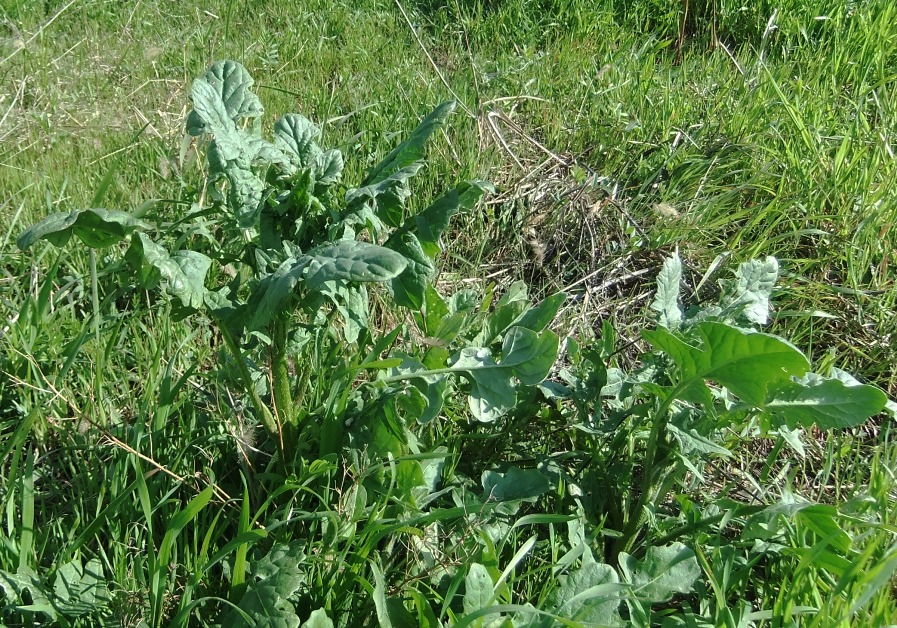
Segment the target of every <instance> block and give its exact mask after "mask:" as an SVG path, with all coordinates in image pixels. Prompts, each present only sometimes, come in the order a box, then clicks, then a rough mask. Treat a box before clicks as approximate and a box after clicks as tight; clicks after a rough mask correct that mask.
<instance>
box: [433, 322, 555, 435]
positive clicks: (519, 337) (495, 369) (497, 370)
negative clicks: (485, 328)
mask: <svg viewBox="0 0 897 628" xmlns="http://www.w3.org/2000/svg"><path fill="white" fill-rule="evenodd" d="M557 350H558V337H557V336H556V335H555V334H554V333H552V332H550V331H547V330H546V331H543V332H542V333H541V334H537V333H536V332H534V331H532V330H530V329H526V328H525V327H514V328H513V329H511V331H510V332H508V334H507V335H506V336H505V340H504V343H503V346H502V354H503V356H504V357H503V359H502V361H501V363H496V362H495V361H494V360H493V359H492V356H491V353H490V352H489V350H488V349H485V348H475V347H469V348H467V349H462V351H461V356H460V357H459V358H458V360H457V361H456V362H455V363H454V364H453V365H452V367H451V370H452V371H454V372H458V373H461V374H463V375H464V376H465V377H467V378H468V379H469V380H470V399H469V403H470V409H471V412H472V413H473V415H474V417H475V418H476V419H477V420H478V421H483V422H486V423H489V422H492V421H495V420H496V419H498V418H500V417H501V416H503V415H504V414H506V413H507V412H508V411H509V410H511V409H512V408H513V407H514V404H515V403H516V401H517V396H516V392H515V388H514V382H513V379H512V378H514V377H516V378H517V379H519V380H520V382H521V383H523V384H526V385H531V386H532V385H535V384H538V383H539V382H541V381H542V380H543V379H545V377H546V376H547V375H548V371H549V370H551V367H552V366H553V365H554V361H555V359H556V358H557Z"/></svg>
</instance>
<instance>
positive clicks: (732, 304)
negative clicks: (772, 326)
mask: <svg viewBox="0 0 897 628" xmlns="http://www.w3.org/2000/svg"><path fill="white" fill-rule="evenodd" d="M778 277H779V262H778V261H777V260H776V258H774V257H767V258H766V259H765V260H762V261H761V260H752V261H749V262H744V263H743V264H741V265H739V266H738V270H737V271H735V280H734V281H726V282H722V284H723V295H722V297H721V298H720V305H721V306H722V307H723V310H724V311H727V312H731V313H733V314H735V315H740V316H743V317H744V318H746V319H747V320H748V321H750V322H752V323H758V324H761V325H763V324H765V323H766V322H767V321H768V320H769V297H770V296H771V295H772V290H773V288H774V287H775V283H776V280H777V279H778Z"/></svg>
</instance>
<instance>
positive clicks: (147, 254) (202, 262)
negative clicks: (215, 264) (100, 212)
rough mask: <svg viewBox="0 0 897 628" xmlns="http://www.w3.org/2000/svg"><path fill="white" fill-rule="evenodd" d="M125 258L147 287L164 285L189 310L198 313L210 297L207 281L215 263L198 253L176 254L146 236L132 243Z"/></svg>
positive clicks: (178, 252) (140, 234) (140, 236)
mask: <svg viewBox="0 0 897 628" xmlns="http://www.w3.org/2000/svg"><path fill="white" fill-rule="evenodd" d="M125 258H126V259H127V260H128V262H129V263H130V264H131V266H132V267H133V268H134V271H135V272H136V274H137V279H138V281H139V282H140V283H141V285H142V286H143V287H145V288H154V287H155V286H157V285H158V284H159V283H162V284H163V287H164V289H165V292H167V293H168V294H170V295H171V296H173V297H177V298H178V299H180V301H181V303H182V304H183V305H184V307H186V308H190V309H193V310H198V309H200V308H201V307H202V305H203V302H204V300H205V296H206V289H205V279H206V274H208V272H209V267H210V266H211V265H212V260H211V259H209V258H208V257H206V256H205V255H203V254H202V253H198V252H196V251H176V252H174V253H172V254H170V255H169V253H168V251H167V250H165V248H164V247H162V246H160V245H158V244H156V243H155V242H153V241H152V240H151V239H150V238H149V237H148V236H146V235H145V234H143V233H138V234H137V237H135V238H134V239H133V240H132V241H131V246H130V248H129V249H128V251H127V253H125Z"/></svg>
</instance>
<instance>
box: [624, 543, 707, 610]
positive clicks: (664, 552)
mask: <svg viewBox="0 0 897 628" xmlns="http://www.w3.org/2000/svg"><path fill="white" fill-rule="evenodd" d="M620 567H621V568H622V570H623V573H624V575H625V576H626V580H627V581H628V582H629V584H631V585H632V586H633V593H634V594H635V596H636V597H637V598H639V599H642V600H645V601H647V602H666V601H668V600H669V599H670V598H672V597H673V594H674V593H688V592H689V591H691V587H692V585H693V584H694V582H695V580H697V579H698V577H699V576H700V575H701V567H700V566H699V565H698V560H697V558H695V553H694V552H693V551H692V550H691V549H689V548H688V547H686V546H685V545H683V544H682V543H671V544H670V545H664V546H660V547H657V546H654V547H649V548H648V551H647V552H646V553H645V558H644V559H643V560H637V559H636V558H634V557H633V556H630V555H629V554H626V553H622V554H621V555H620Z"/></svg>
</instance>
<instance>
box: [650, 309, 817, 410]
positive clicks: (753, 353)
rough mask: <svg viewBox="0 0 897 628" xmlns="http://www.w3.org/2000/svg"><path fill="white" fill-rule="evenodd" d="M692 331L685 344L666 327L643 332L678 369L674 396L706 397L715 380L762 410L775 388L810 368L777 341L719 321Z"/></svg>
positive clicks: (788, 346)
mask: <svg viewBox="0 0 897 628" xmlns="http://www.w3.org/2000/svg"><path fill="white" fill-rule="evenodd" d="M689 331H690V334H689V336H687V337H686V339H685V340H683V339H682V338H679V337H677V336H675V335H673V334H672V333H671V332H669V331H667V330H666V329H664V328H662V327H658V328H657V329H655V330H653V331H644V332H643V335H644V337H645V339H646V340H647V341H648V342H650V343H651V344H652V345H654V346H655V347H657V348H658V349H660V350H662V351H663V352H664V353H666V354H667V355H668V356H669V357H670V359H672V360H673V362H674V363H675V364H676V366H677V367H678V373H677V376H676V378H675V381H676V389H675V391H674V392H675V393H676V394H677V395H678V396H679V398H683V399H695V398H699V399H700V398H705V395H704V393H703V392H702V389H706V385H705V384H704V380H713V381H715V382H716V383H718V384H720V385H722V386H725V387H726V388H728V389H729V390H731V391H732V392H733V393H735V394H736V395H738V397H740V398H741V399H742V400H743V401H746V402H747V403H750V404H752V405H754V406H757V407H760V406H762V405H763V404H764V403H765V402H766V399H767V395H768V392H769V390H770V387H771V386H772V385H774V384H778V383H781V382H786V381H788V379H789V377H791V376H792V375H797V376H800V375H803V374H804V373H806V372H807V370H808V369H809V368H810V363H809V361H808V360H807V358H806V357H805V356H804V354H802V353H801V352H800V351H799V350H798V349H797V348H796V347H795V346H794V345H792V344H791V343H789V342H787V341H786V340H783V339H781V338H778V337H776V336H772V335H769V334H764V333H760V332H754V331H747V330H744V329H739V328H738V327H733V326H732V325H729V324H727V323H718V322H704V323H700V324H699V325H697V326H696V327H695V328H693V330H689ZM686 340H687V341H690V342H687V341H686ZM691 343H694V344H691Z"/></svg>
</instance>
